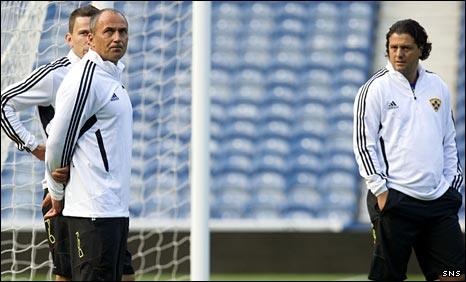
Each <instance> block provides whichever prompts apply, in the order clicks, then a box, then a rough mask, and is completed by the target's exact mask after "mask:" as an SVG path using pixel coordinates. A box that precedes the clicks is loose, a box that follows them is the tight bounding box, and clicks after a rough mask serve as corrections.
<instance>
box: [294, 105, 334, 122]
mask: <svg viewBox="0 0 466 282" xmlns="http://www.w3.org/2000/svg"><path fill="white" fill-rule="evenodd" d="M295 111H296V112H295V119H296V121H299V122H305V121H320V122H325V121H326V119H327V115H328V107H326V104H324V103H321V102H308V103H303V104H300V105H298V106H297V107H295Z"/></svg>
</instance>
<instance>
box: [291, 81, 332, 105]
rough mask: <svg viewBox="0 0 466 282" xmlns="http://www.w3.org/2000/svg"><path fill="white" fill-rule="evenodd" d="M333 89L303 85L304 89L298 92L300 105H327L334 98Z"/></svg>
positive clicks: (323, 86)
mask: <svg viewBox="0 0 466 282" xmlns="http://www.w3.org/2000/svg"><path fill="white" fill-rule="evenodd" d="M332 92H333V89H332V88H331V87H330V86H328V85H312V84H311V83H308V84H307V85H306V84H304V85H302V88H300V89H299V91H298V97H297V99H298V103H299V104H304V103H308V102H311V103H314V102H317V103H323V104H326V103H327V102H328V101H329V100H330V97H331V96H332Z"/></svg>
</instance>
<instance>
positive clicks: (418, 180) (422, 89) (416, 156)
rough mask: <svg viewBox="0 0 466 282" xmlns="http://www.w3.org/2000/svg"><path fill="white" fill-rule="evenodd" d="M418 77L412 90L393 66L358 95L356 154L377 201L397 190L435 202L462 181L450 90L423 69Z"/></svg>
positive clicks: (388, 65) (356, 104)
mask: <svg viewBox="0 0 466 282" xmlns="http://www.w3.org/2000/svg"><path fill="white" fill-rule="evenodd" d="M418 73H419V77H418V79H417V82H416V87H415V90H414V91H413V90H411V86H410V84H409V81H408V80H407V79H406V78H405V77H404V76H403V75H402V74H401V73H400V72H398V71H395V70H394V68H393V67H392V65H391V64H390V62H388V64H387V66H386V67H385V68H384V69H381V70H380V71H378V72H377V73H376V74H375V75H374V76H372V77H371V78H370V79H369V80H368V81H367V82H366V83H365V84H364V85H363V86H362V87H361V88H360V89H359V91H358V94H357V96H356V99H355V102H354V134H353V149H354V154H355V155H356V160H357V163H358V165H359V172H360V174H361V176H362V177H363V178H365V180H366V183H367V186H368V188H369V189H370V190H371V191H372V193H374V194H375V195H376V196H378V195H380V194H381V193H383V192H384V191H386V190H387V188H392V189H396V190H398V191H400V192H402V193H405V194H407V195H409V196H411V197H414V198H416V199H420V200H434V199H437V198H439V197H440V196H442V195H443V194H444V193H445V191H446V190H447V189H448V188H449V187H450V186H452V187H453V188H455V189H459V188H460V186H461V184H462V182H463V176H462V171H461V168H460V163H459V160H458V155H457V148H456V142H455V127H454V122H453V115H452V110H451V105H450V94H449V91H448V89H447V86H446V84H445V83H444V82H443V81H442V79H441V78H440V77H439V76H438V75H436V74H434V73H431V72H429V71H426V70H425V69H424V68H423V67H422V66H421V65H420V64H419V65H418Z"/></svg>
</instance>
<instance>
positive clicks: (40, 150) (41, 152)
mask: <svg viewBox="0 0 466 282" xmlns="http://www.w3.org/2000/svg"><path fill="white" fill-rule="evenodd" d="M31 153H32V154H33V155H34V156H35V157H36V158H38V159H39V160H41V161H44V160H45V145H44V144H39V145H38V146H37V148H35V149H34V150H33V151H32V152H31Z"/></svg>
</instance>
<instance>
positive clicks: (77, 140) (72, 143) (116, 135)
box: [45, 50, 133, 218]
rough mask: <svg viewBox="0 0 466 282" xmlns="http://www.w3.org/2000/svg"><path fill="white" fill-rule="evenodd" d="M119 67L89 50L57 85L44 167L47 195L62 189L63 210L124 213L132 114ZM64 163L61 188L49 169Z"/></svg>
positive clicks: (66, 212)
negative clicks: (66, 178)
mask: <svg viewBox="0 0 466 282" xmlns="http://www.w3.org/2000/svg"><path fill="white" fill-rule="evenodd" d="M123 69H124V66H123V64H122V63H121V62H118V65H115V64H113V63H112V62H110V61H103V60H102V58H101V57H100V56H99V55H98V54H97V53H96V52H94V51H93V50H89V52H88V53H87V54H86V55H85V56H84V57H83V58H82V60H81V61H80V62H79V63H77V64H76V65H74V66H73V68H71V70H70V71H69V72H68V74H67V75H66V77H65V78H64V80H63V82H62V84H61V86H60V88H59V89H58V93H57V97H58V99H57V102H56V112H55V119H54V121H53V122H52V124H51V127H50V130H49V138H48V140H47V145H46V148H47V150H46V154H45V167H46V178H47V183H48V185H49V192H50V194H51V196H52V198H54V199H56V200H61V199H63V196H64V195H63V194H65V198H66V202H65V207H64V210H63V215H65V216H76V217H87V218H99V217H128V216H129V211H128V203H129V187H130V176H131V151H132V139H133V137H132V122H133V117H132V116H133V114H132V106H131V102H130V99H129V97H128V93H127V92H126V90H125V88H124V86H123V85H122V83H121V75H122V71H123ZM69 164H71V166H70V180H69V182H68V184H67V186H66V189H65V191H64V189H63V185H62V184H59V183H56V182H55V181H54V180H53V178H52V177H51V172H52V171H54V170H55V169H56V168H59V167H64V166H66V165H69Z"/></svg>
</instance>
